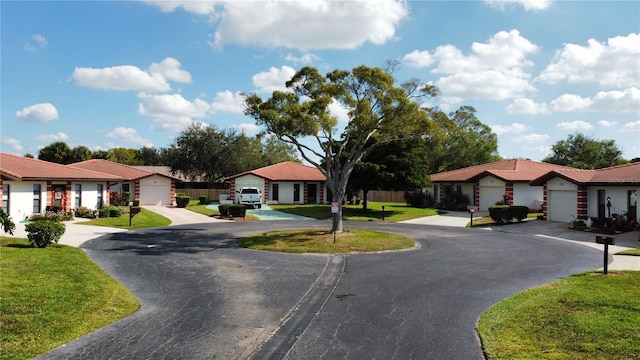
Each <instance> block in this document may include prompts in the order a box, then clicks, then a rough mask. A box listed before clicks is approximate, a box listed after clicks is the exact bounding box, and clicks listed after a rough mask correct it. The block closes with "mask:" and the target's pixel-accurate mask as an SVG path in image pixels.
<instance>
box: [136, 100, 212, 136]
mask: <svg viewBox="0 0 640 360" xmlns="http://www.w3.org/2000/svg"><path fill="white" fill-rule="evenodd" d="M139 97H140V98H141V99H142V101H143V102H142V103H140V104H139V105H138V113H139V114H140V115H144V116H148V117H151V118H153V119H154V122H155V124H156V125H157V127H155V126H154V127H152V128H154V129H155V128H159V129H162V130H178V131H179V130H182V129H184V128H185V127H187V126H188V125H190V124H191V123H192V122H193V121H194V119H201V118H204V117H206V116H207V114H208V113H209V107H210V105H209V103H207V102H206V101H204V100H201V99H196V100H194V101H189V100H186V99H185V98H183V97H182V95H180V94H160V95H155V94H145V93H141V94H139Z"/></svg>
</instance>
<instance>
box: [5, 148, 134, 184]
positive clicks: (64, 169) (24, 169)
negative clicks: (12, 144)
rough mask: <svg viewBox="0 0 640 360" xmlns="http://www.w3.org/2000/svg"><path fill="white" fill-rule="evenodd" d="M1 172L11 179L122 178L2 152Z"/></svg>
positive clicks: (99, 179) (116, 179)
mask: <svg viewBox="0 0 640 360" xmlns="http://www.w3.org/2000/svg"><path fill="white" fill-rule="evenodd" d="M0 174H1V175H2V178H3V179H10V180H19V181H21V180H95V181H110V180H115V181H118V180H122V179H121V177H120V176H117V175H113V174H107V173H102V172H98V171H91V170H86V169H81V168H77V167H72V166H69V165H62V164H56V163H52V162H48V161H42V160H38V159H33V158H28V157H23V156H16V155H11V154H6V153H0Z"/></svg>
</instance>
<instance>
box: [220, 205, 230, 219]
mask: <svg viewBox="0 0 640 360" xmlns="http://www.w3.org/2000/svg"><path fill="white" fill-rule="evenodd" d="M230 206H231V205H230V204H220V205H219V206H218V211H219V212H220V216H224V217H226V216H229V207H230Z"/></svg>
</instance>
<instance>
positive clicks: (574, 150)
mask: <svg viewBox="0 0 640 360" xmlns="http://www.w3.org/2000/svg"><path fill="white" fill-rule="evenodd" d="M542 161H543V162H546V163H551V164H557V165H564V166H570V167H574V168H578V169H601V168H606V167H610V166H615V165H621V164H625V163H627V162H628V161H627V160H625V159H624V158H623V157H622V151H621V150H620V149H619V148H618V146H617V145H616V142H615V140H600V141H598V140H594V139H592V138H590V137H588V136H585V135H583V134H580V133H577V134H572V135H569V137H568V138H567V139H566V140H560V141H558V142H557V143H555V144H554V145H553V146H552V147H551V155H549V156H547V157H546V158H544V159H543V160H542Z"/></svg>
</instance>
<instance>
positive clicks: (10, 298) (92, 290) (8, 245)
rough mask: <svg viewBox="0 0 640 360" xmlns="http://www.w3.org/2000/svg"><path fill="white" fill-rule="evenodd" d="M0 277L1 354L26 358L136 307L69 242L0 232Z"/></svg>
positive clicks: (126, 294) (116, 285)
mask: <svg viewBox="0 0 640 360" xmlns="http://www.w3.org/2000/svg"><path fill="white" fill-rule="evenodd" d="M0 279H1V280H0V328H1V331H0V359H30V358H32V357H34V356H37V355H39V354H42V353H44V352H46V351H49V350H51V349H54V348H56V347H58V346H60V345H62V344H65V343H67V342H69V341H71V340H73V339H76V338H78V337H80V336H82V335H85V334H87V333H89V332H91V331H93V330H96V329H98V328H100V327H103V326H105V325H107V324H110V323H112V322H114V321H116V320H118V319H121V318H123V317H125V316H127V315H129V314H131V313H132V312H134V311H136V310H137V309H138V307H139V304H138V301H137V300H136V299H135V298H134V296H133V295H132V294H131V293H130V292H129V291H128V290H127V289H126V288H124V287H123V286H122V285H120V284H119V283H118V282H117V281H115V280H114V279H113V278H111V277H110V276H109V275H107V274H106V273H105V272H104V271H102V270H101V269H100V268H99V267H98V266H97V265H95V264H94V263H93V262H92V261H91V260H90V259H89V258H88V257H87V256H86V255H85V253H84V252H83V251H82V250H80V249H78V248H74V247H69V246H64V245H57V244H51V245H49V246H48V247H47V248H44V249H38V248H31V247H30V246H29V241H28V240H26V239H16V238H8V237H0Z"/></svg>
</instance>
